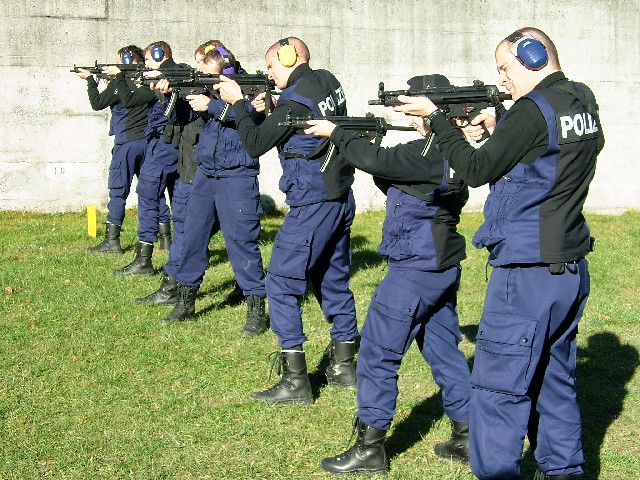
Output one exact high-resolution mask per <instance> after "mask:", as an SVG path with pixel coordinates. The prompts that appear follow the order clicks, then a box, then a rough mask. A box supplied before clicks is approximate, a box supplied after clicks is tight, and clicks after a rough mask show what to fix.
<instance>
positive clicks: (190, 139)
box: [134, 40, 216, 305]
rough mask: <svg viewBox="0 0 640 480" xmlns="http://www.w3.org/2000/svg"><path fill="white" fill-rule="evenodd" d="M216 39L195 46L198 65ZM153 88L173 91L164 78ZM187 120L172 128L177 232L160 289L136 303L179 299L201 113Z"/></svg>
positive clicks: (173, 204)
mask: <svg viewBox="0 0 640 480" xmlns="http://www.w3.org/2000/svg"><path fill="white" fill-rule="evenodd" d="M213 42H216V40H209V41H207V42H205V43H203V44H201V45H199V46H198V48H196V51H195V53H194V58H195V60H196V64H200V62H201V61H202V58H203V57H204V53H203V52H204V49H205V48H206V47H207V45H211V44H213ZM154 90H157V91H160V92H162V93H165V94H166V93H171V91H172V87H171V86H170V84H169V82H168V81H167V80H166V79H162V80H159V81H158V83H156V84H155V85H154ZM178 101H183V100H182V99H180V100H178ZM187 120H188V123H187V124H186V125H174V127H173V141H174V143H176V142H177V143H178V166H177V172H178V178H177V180H176V182H175V185H174V189H173V195H172V198H171V207H172V208H171V222H172V223H173V232H174V234H173V239H172V242H171V247H170V248H169V256H168V258H167V262H166V263H165V264H164V265H163V267H162V272H163V275H162V280H161V281H160V286H159V287H158V289H157V290H155V291H154V292H152V293H150V294H149V295H147V296H145V297H141V298H136V299H135V300H134V302H135V303H151V304H153V305H175V304H176V303H177V301H178V282H177V280H176V278H175V277H176V273H177V271H178V267H179V266H180V262H181V261H182V250H183V243H184V240H183V238H184V220H185V215H186V211H187V201H188V200H189V196H190V195H191V190H192V189H193V178H194V176H195V173H196V167H197V166H198V164H197V163H196V161H195V159H194V156H195V155H194V150H195V146H196V144H197V143H198V141H199V139H200V134H201V131H202V124H203V118H202V117H201V116H200V115H193V116H192V115H190V116H189V117H188V119H187Z"/></svg>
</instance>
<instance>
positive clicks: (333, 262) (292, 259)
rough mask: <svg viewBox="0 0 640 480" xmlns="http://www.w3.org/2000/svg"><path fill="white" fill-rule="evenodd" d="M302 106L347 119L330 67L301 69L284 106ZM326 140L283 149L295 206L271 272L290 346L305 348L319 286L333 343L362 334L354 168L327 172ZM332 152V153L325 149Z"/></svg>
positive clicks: (270, 288) (305, 139)
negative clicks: (304, 307) (305, 317)
mask: <svg viewBox="0 0 640 480" xmlns="http://www.w3.org/2000/svg"><path fill="white" fill-rule="evenodd" d="M285 102H287V103H290V102H294V103H297V104H300V105H302V106H303V107H306V108H307V109H308V110H309V111H310V112H311V115H314V116H321V115H327V114H328V113H327V110H326V109H325V110H322V109H321V105H323V102H325V104H327V103H328V104H329V105H334V110H333V111H330V114H331V115H346V101H345V98H344V94H343V93H342V86H341V85H340V84H339V83H338V81H337V80H336V79H335V77H334V76H333V75H331V74H330V73H329V72H327V71H326V70H311V69H310V68H309V67H308V65H301V66H299V67H298V68H297V69H296V71H294V72H293V73H292V75H291V78H290V79H289V84H288V85H287V87H286V88H285V89H284V90H283V91H282V94H281V95H280V98H279V100H278V103H279V105H280V106H281V109H282V108H283V106H284V105H286V103H285ZM325 144H326V139H323V138H321V137H318V136H315V135H306V134H304V132H302V131H295V132H294V133H293V135H291V136H290V137H289V138H288V139H286V141H284V142H283V143H282V144H281V146H280V165H281V166H282V172H283V173H282V176H281V178H280V183H279V188H280V190H281V191H282V192H283V193H284V194H285V195H286V197H285V202H286V203H287V205H289V206H290V209H289V212H288V213H287V215H286V216H285V218H284V221H283V222H282V225H281V226H280V229H279V230H278V233H277V234H276V238H275V240H274V244H273V250H272V253H271V261H270V262H269V267H268V268H267V273H268V275H267V296H268V299H269V314H270V318H271V328H272V330H273V331H274V333H276V335H277V336H278V342H279V344H280V346H281V347H283V348H291V347H293V346H296V345H302V344H303V343H304V342H305V341H306V340H307V337H306V335H305V334H304V331H303V325H302V311H301V310H300V305H299V302H298V299H299V297H301V296H302V295H304V292H305V291H306V288H307V281H309V280H310V281H311V283H312V285H313V288H314V292H315V295H316V298H317V299H318V301H319V302H320V306H321V308H322V312H323V313H324V316H325V318H326V319H327V321H329V322H331V323H332V327H331V338H333V339H335V340H338V341H350V340H353V339H354V338H355V337H356V335H357V333H358V330H357V325H356V323H357V322H356V313H355V303H354V300H353V294H352V293H351V290H350V289H349V266H350V263H351V242H350V232H351V224H352V223H353V219H354V216H355V201H354V198H353V193H352V192H351V188H350V187H351V184H352V183H353V169H352V168H351V167H349V166H348V165H346V163H344V162H341V161H337V162H335V163H334V164H335V167H334V168H333V169H332V170H330V171H329V172H327V174H323V173H321V172H320V165H321V162H322V160H323V158H324V155H319V154H318V151H319V150H321V149H322V147H323V146H324V145H325ZM323 153H324V152H323Z"/></svg>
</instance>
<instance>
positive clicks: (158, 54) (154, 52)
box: [151, 44, 164, 62]
mask: <svg viewBox="0 0 640 480" xmlns="http://www.w3.org/2000/svg"><path fill="white" fill-rule="evenodd" d="M151 58H152V59H154V60H155V61H156V62H161V61H162V59H163V58H164V49H163V48H162V46H160V45H157V44H156V45H154V46H153V47H151Z"/></svg>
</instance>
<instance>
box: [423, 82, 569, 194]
mask: <svg viewBox="0 0 640 480" xmlns="http://www.w3.org/2000/svg"><path fill="white" fill-rule="evenodd" d="M566 82H567V78H566V77H565V76H564V74H563V73H562V72H555V73H552V74H551V75H549V76H548V77H546V78H545V79H544V80H542V81H541V82H540V83H539V84H538V85H537V86H536V87H535V89H534V90H541V89H545V88H548V87H550V86H552V85H555V84H562V83H566ZM432 128H433V131H434V132H435V133H436V138H437V142H438V144H439V145H440V149H441V150H442V152H443V153H444V155H445V157H446V158H447V159H448V160H449V164H450V165H451V167H452V168H453V169H454V170H455V171H456V172H457V173H458V175H460V177H462V179H463V180H464V181H465V182H466V183H467V184H469V185H470V186H472V187H478V186H480V185H484V184H486V183H489V182H492V181H494V180H497V179H499V178H500V177H501V176H502V175H504V174H505V173H506V172H508V171H509V170H511V169H512V168H513V167H514V166H516V165H517V164H518V163H525V164H530V163H533V162H534V161H535V160H536V159H537V158H538V157H539V156H540V155H542V154H543V153H544V152H545V151H546V150H547V147H548V146H549V133H548V130H547V123H546V121H545V119H544V117H543V116H542V113H541V112H540V109H539V108H538V106H537V105H536V104H535V103H534V102H533V101H532V100H530V99H528V98H522V99H519V100H518V101H517V102H515V103H514V105H513V106H512V107H511V108H510V109H509V122H506V123H504V124H501V125H500V128H496V130H495V131H494V133H493V135H491V137H489V139H488V140H487V141H486V142H485V144H484V145H482V147H481V148H479V149H475V148H474V147H472V146H471V145H469V143H468V142H467V141H466V140H465V139H463V138H462V137H461V136H460V135H459V133H458V131H457V129H456V128H455V127H453V126H452V125H451V124H450V123H449V122H448V120H447V119H446V118H445V116H444V115H436V116H435V118H434V119H433V120H432Z"/></svg>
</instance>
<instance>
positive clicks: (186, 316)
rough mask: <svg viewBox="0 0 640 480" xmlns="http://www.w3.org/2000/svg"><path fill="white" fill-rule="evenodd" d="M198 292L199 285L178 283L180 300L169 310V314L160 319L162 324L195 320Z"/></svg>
mask: <svg viewBox="0 0 640 480" xmlns="http://www.w3.org/2000/svg"><path fill="white" fill-rule="evenodd" d="M197 293H198V287H187V286H186V285H180V284H178V300H177V302H176V304H175V307H173V310H171V312H169V315H167V316H166V317H164V318H163V319H162V320H160V325H166V324H168V323H173V322H183V321H185V320H195V316H196V294H197Z"/></svg>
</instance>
